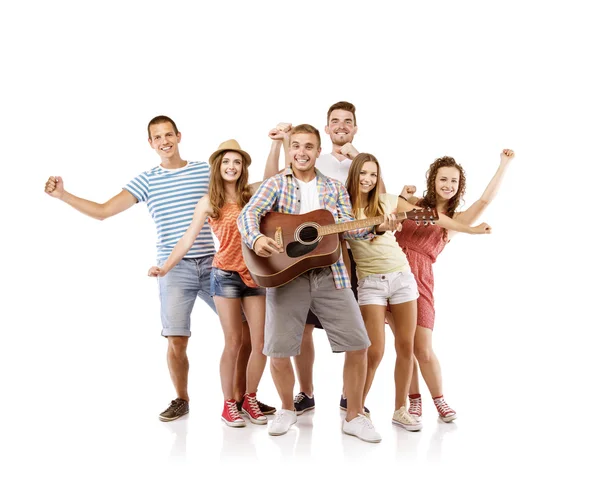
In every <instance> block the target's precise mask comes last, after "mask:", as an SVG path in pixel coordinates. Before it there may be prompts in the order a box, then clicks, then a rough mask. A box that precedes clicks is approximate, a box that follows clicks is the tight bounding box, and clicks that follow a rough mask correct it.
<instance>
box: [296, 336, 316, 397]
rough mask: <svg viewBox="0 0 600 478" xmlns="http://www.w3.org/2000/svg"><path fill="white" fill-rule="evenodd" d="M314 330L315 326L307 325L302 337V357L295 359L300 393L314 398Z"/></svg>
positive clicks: (297, 356)
mask: <svg viewBox="0 0 600 478" xmlns="http://www.w3.org/2000/svg"><path fill="white" fill-rule="evenodd" d="M313 330H315V326H314V325H312V324H306V326H305V327H304V334H303V335H302V345H301V346H300V355H296V356H295V357H294V364H295V365H296V373H297V374H298V382H300V391H301V392H304V393H305V394H307V395H308V396H309V397H312V396H313V392H314V387H313V366H314V363H315V344H314V341H313Z"/></svg>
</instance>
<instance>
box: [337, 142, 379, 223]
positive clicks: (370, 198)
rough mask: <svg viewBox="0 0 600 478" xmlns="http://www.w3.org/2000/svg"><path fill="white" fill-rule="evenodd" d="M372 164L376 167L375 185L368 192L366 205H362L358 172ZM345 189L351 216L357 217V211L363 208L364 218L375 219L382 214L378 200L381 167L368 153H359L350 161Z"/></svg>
mask: <svg viewBox="0 0 600 478" xmlns="http://www.w3.org/2000/svg"><path fill="white" fill-rule="evenodd" d="M367 162H372V163H375V164H376V165H377V184H376V185H375V187H374V188H373V189H371V190H370V191H369V194H368V195H367V203H366V204H362V194H361V193H360V172H361V170H362V167H363V164H365V163H367ZM346 189H347V190H348V194H349V195H350V201H351V202H352V214H353V215H354V217H358V211H359V210H360V209H363V208H364V213H365V217H376V216H381V215H383V214H384V212H383V206H382V204H381V201H380V199H379V194H381V167H380V166H379V161H377V158H376V157H375V156H373V155H372V154H369V153H359V154H357V155H356V157H355V158H354V159H353V160H352V164H351V165H350V171H348V179H347V180H346Z"/></svg>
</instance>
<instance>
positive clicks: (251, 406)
mask: <svg viewBox="0 0 600 478" xmlns="http://www.w3.org/2000/svg"><path fill="white" fill-rule="evenodd" d="M242 413H243V414H244V415H247V416H248V418H249V419H250V421H251V422H252V423H254V424H256V425H266V424H267V417H265V415H264V414H263V412H261V411H260V406H259V404H258V401H257V400H256V393H247V394H245V395H244V403H243V404H242Z"/></svg>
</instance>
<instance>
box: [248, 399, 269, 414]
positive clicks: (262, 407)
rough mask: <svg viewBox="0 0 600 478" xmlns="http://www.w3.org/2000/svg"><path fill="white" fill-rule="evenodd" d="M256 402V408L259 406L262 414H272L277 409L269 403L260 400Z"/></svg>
mask: <svg viewBox="0 0 600 478" xmlns="http://www.w3.org/2000/svg"><path fill="white" fill-rule="evenodd" d="M257 403H258V408H260V411H261V412H262V413H263V415H273V414H274V413H275V412H276V411H277V409H276V408H275V407H272V406H271V405H267V404H265V403H263V402H261V401H260V400H257ZM240 406H241V405H240Z"/></svg>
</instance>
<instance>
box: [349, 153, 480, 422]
mask: <svg viewBox="0 0 600 478" xmlns="http://www.w3.org/2000/svg"><path fill="white" fill-rule="evenodd" d="M346 187H347V189H348V193H349V194H350V199H351V201H352V210H353V213H354V216H355V217H356V218H357V219H363V218H367V217H375V216H381V215H385V217H386V219H385V220H386V222H387V221H388V220H389V219H394V217H393V215H395V214H396V212H397V211H400V212H402V211H406V210H407V209H406V208H407V206H406V204H407V203H406V202H405V201H399V200H398V197H397V196H395V195H392V194H380V187H381V172H380V167H379V162H378V161H377V158H375V156H373V155H371V154H368V153H360V154H358V155H357V156H356V157H355V158H354V160H353V161H352V165H351V167H350V171H349V173H348V180H347V182H346ZM411 207H412V206H411ZM437 223H438V224H439V225H440V226H442V227H444V228H446V229H450V230H454V231H458V232H466V233H470V234H485V233H487V232H489V231H490V228H489V226H488V225H487V224H480V225H479V226H475V227H472V226H466V225H464V224H460V223H458V222H456V221H454V220H452V219H450V218H449V217H447V216H444V215H440V218H439V220H438V221H437ZM422 227H427V226H422ZM400 228H401V225H400V226H399V229H400ZM349 244H350V247H351V248H352V255H353V256H354V260H355V261H356V271H357V276H358V305H359V306H360V310H361V313H362V316H363V319H364V321H365V326H366V329H367V332H368V334H369V339H370V340H371V346H370V347H369V349H368V352H367V360H368V365H367V378H366V382H365V389H364V392H363V405H364V400H365V399H366V396H367V394H368V392H369V389H370V388H371V385H372V383H373V379H374V377H375V371H376V370H377V367H378V366H379V364H380V362H381V360H382V358H383V352H384V348H385V312H386V309H387V308H388V305H389V309H390V311H391V313H392V318H393V321H394V327H393V330H394V334H395V349H396V365H395V369H394V380H395V385H396V400H395V407H394V410H395V411H394V415H393V419H392V422H393V423H394V424H396V425H399V426H401V427H403V428H405V429H406V430H410V431H417V430H420V429H421V428H422V424H421V423H420V421H418V420H417V419H416V418H415V417H413V416H412V415H410V414H409V413H408V410H407V408H406V397H407V395H408V388H409V385H410V380H411V376H412V369H413V344H414V338H415V330H416V326H417V298H418V297H419V292H418V288H417V283H416V281H415V278H414V276H413V274H412V272H411V270H410V265H409V263H408V260H407V258H406V255H405V254H404V252H403V251H402V249H401V248H400V247H398V243H397V242H396V239H395V237H394V235H393V233H392V232H391V231H386V232H384V233H378V236H377V237H376V238H374V239H373V240H372V241H356V240H349Z"/></svg>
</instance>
